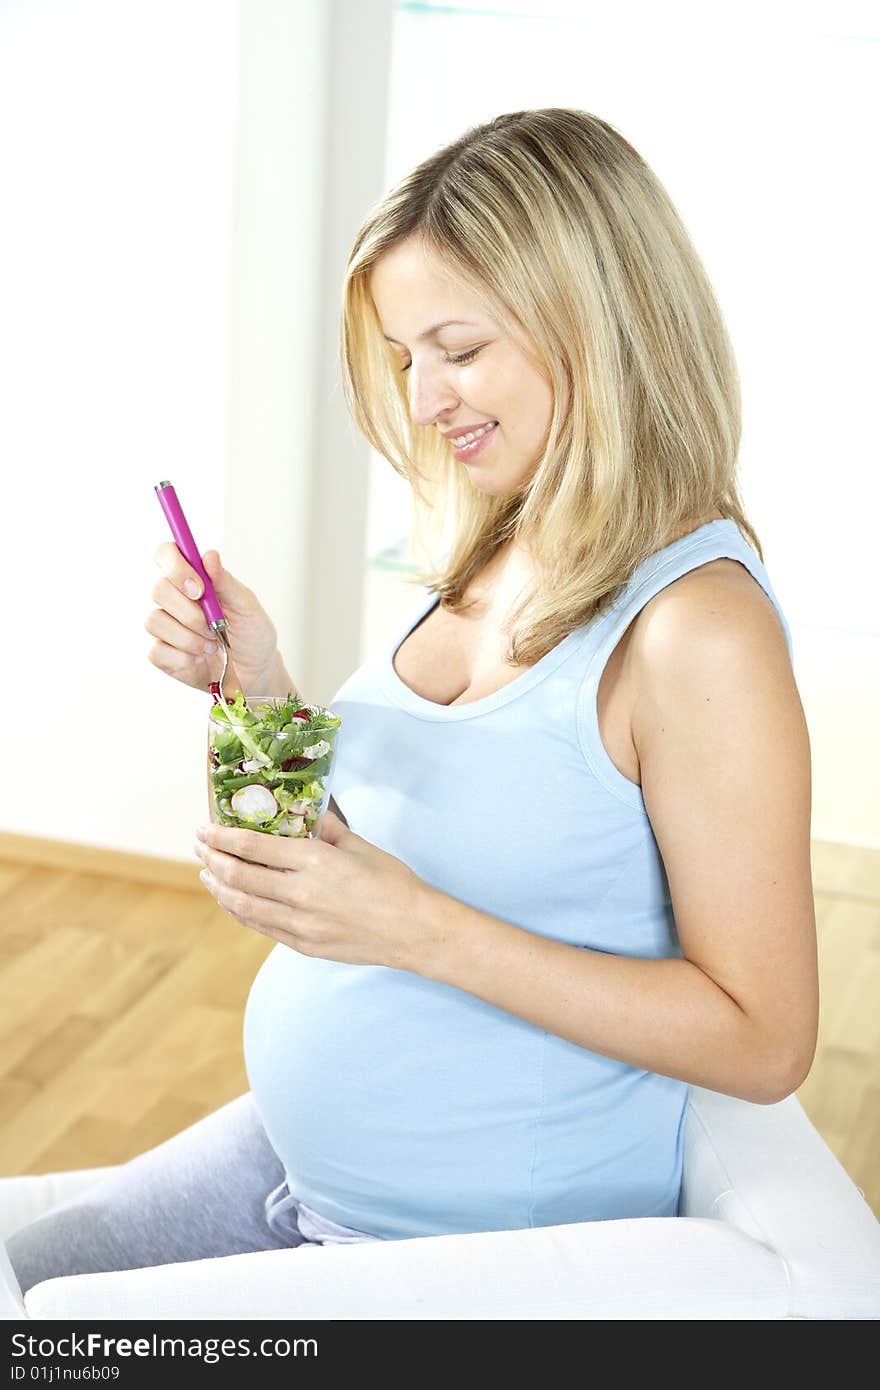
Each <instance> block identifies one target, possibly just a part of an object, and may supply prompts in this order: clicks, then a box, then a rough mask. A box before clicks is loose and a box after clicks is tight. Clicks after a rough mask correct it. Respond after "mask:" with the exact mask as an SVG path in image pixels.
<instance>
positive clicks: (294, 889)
mask: <svg viewBox="0 0 880 1390" xmlns="http://www.w3.org/2000/svg"><path fill="white" fill-rule="evenodd" d="M196 854H197V857H198V858H199V859H200V860H201V861H202V864H203V865H204V867H205V869H207V871H208V872H209V873H210V874H211V875H212V876H213V878H214V880H215V881H216V882H217V883H218V884H219V885H220V886H221V887H223V888H224V889H227V890H228V891H230V892H232V893H240V894H243V895H244V896H245V897H248V896H252V897H259V898H265V899H266V900H267V901H272V902H276V903H282V904H283V905H284V906H285V907H287V908H291V907H299V906H301V905H302V902H301V899H302V896H303V891H304V889H303V885H302V881H301V879H300V877H299V875H297V874H294V873H292V872H290V871H289V870H286V869H273V868H267V867H266V866H264V865H263V864H253V863H245V861H244V860H243V859H239V858H237V857H236V856H235V855H234V854H224V853H223V851H222V850H219V849H210V848H209V847H208V846H207V845H201V846H199V847H198V849H197V850H196Z"/></svg>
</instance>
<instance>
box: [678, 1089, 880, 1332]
mask: <svg viewBox="0 0 880 1390" xmlns="http://www.w3.org/2000/svg"><path fill="white" fill-rule="evenodd" d="M686 1123H687V1134H686V1141H685V1154H686V1160H685V1169H684V1174H683V1179H682V1192H681V1201H680V1204H679V1219H680V1218H681V1217H698V1218H707V1217H708V1218H713V1219H715V1220H719V1221H722V1222H725V1223H726V1224H729V1225H730V1226H733V1227H735V1228H736V1229H737V1230H740V1231H742V1232H743V1233H744V1234H746V1235H749V1236H751V1237H752V1238H753V1239H754V1240H756V1241H760V1242H761V1243H762V1244H764V1245H766V1246H767V1248H768V1249H770V1250H773V1251H775V1252H776V1254H777V1255H778V1256H779V1258H780V1260H781V1261H782V1262H783V1263H784V1266H785V1269H786V1273H787V1276H788V1279H789V1281H790V1284H791V1316H792V1317H797V1318H877V1317H880V1222H878V1221H877V1218H876V1217H875V1215H874V1213H873V1212H872V1210H871V1208H870V1207H869V1205H868V1203H867V1202H866V1201H865V1198H864V1196H863V1194H862V1193H861V1191H860V1190H859V1188H857V1187H856V1185H855V1183H854V1182H853V1181H852V1179H851V1178H850V1176H849V1174H848V1173H847V1172H846V1170H845V1168H843V1166H842V1165H841V1164H840V1162H839V1161H838V1160H837V1158H836V1157H835V1156H834V1154H833V1153H832V1151H831V1149H830V1148H829V1147H828V1145H827V1144H826V1142H825V1140H824V1139H823V1138H822V1136H821V1135H820V1134H819V1132H818V1130H817V1129H816V1128H815V1127H814V1126H813V1124H812V1123H811V1121H810V1119H809V1117H808V1116H807V1114H806V1113H805V1111H804V1109H803V1107H802V1105H801V1103H800V1101H799V1100H798V1098H797V1096H796V1095H790V1096H787V1097H786V1098H785V1100H782V1101H779V1102H778V1103H777V1104H775V1105H756V1104H752V1103H750V1102H749V1101H744V1100H737V1099H735V1098H734V1097H731V1096H726V1095H722V1094H720V1093H719V1092H716V1091H708V1090H704V1089H702V1088H700V1087H694V1088H692V1091H691V1095H690V1099H689V1104H688V1114H687V1120H686Z"/></svg>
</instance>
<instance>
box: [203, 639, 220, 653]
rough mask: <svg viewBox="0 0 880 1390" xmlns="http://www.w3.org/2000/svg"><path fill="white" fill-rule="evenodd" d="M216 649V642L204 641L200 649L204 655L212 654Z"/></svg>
mask: <svg viewBox="0 0 880 1390" xmlns="http://www.w3.org/2000/svg"><path fill="white" fill-rule="evenodd" d="M216 650H217V643H216V642H206V643H205V644H204V646H203V647H202V651H203V652H204V653H205V655H206V656H213V655H214V653H215V651H216Z"/></svg>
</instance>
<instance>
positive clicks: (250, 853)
mask: <svg viewBox="0 0 880 1390" xmlns="http://www.w3.org/2000/svg"><path fill="white" fill-rule="evenodd" d="M196 839H197V840H198V841H201V843H202V844H203V845H207V846H208V847H209V848H210V849H216V850H220V851H222V852H223V853H224V854H227V855H235V856H236V857H237V858H238V859H248V860H250V861H251V863H257V864H266V865H268V866H269V867H270V868H273V869H306V868H308V867H309V866H313V865H314V864H315V862H316V859H317V857H318V855H319V854H322V853H324V852H326V850H327V846H326V845H322V844H321V841H320V840H309V839H307V838H306V837H305V836H303V837H301V838H300V837H298V836H295V835H265V834H263V833H262V832H261V831H259V830H239V829H236V828H235V827H234V826H231V825H214V824H213V823H212V824H209V825H200V826H199V828H198V830H197V831H196Z"/></svg>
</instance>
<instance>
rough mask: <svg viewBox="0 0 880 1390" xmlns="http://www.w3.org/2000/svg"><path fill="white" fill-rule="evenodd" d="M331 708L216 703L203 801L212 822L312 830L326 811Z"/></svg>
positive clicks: (271, 831)
mask: <svg viewBox="0 0 880 1390" xmlns="http://www.w3.org/2000/svg"><path fill="white" fill-rule="evenodd" d="M341 724H342V720H341V719H340V718H339V717H338V715H335V714H333V712H332V710H328V709H322V708H321V706H319V705H306V704H303V703H302V701H301V699H300V697H299V696H298V695H297V693H296V692H295V691H293V690H290V691H288V693H287V695H286V697H285V698H284V699H278V698H274V697H272V696H255V695H251V696H245V695H244V694H243V693H242V692H241V691H240V690H239V691H238V693H237V694H236V697H235V700H234V701H232V702H230V703H228V704H224V703H223V702H222V701H218V703H217V704H215V705H214V706H213V707H212V709H211V712H210V716H209V720H208V801H209V806H210V814H211V820H212V822H213V823H214V824H215V825H232V826H236V827H238V828H240V829H244V830H260V831H262V832H263V833H264V834H266V835H295V836H302V837H307V838H312V837H313V836H315V834H316V832H315V825H316V822H317V821H318V819H319V818H320V816H322V815H323V813H324V811H325V810H326V809H327V803H328V801H329V799H330V778H331V774H332V771H333V761H334V758H335V755H336V736H337V733H338V731H339V728H340V726H341Z"/></svg>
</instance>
